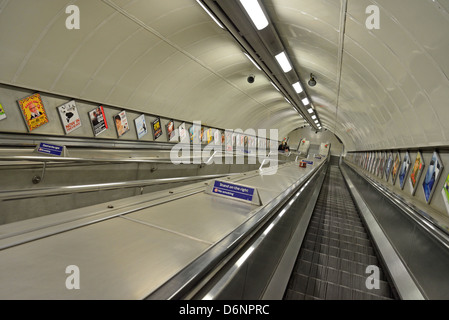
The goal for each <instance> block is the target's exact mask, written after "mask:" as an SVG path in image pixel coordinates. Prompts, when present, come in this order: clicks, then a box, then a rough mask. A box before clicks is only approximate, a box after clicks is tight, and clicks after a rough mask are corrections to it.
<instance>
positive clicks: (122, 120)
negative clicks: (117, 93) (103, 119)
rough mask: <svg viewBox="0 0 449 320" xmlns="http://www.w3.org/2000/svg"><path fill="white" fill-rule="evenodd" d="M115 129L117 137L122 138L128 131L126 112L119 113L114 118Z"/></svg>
mask: <svg viewBox="0 0 449 320" xmlns="http://www.w3.org/2000/svg"><path fill="white" fill-rule="evenodd" d="M114 123H115V128H116V129H117V135H118V136H119V137H121V136H123V135H124V134H125V133H127V132H128V131H129V124H128V118H127V117H126V111H121V112H120V113H118V114H116V115H115V116H114Z"/></svg>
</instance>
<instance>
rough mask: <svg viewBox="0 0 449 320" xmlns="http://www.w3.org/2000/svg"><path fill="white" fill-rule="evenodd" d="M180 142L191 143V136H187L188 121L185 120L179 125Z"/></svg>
mask: <svg viewBox="0 0 449 320" xmlns="http://www.w3.org/2000/svg"><path fill="white" fill-rule="evenodd" d="M178 134H179V142H182V143H189V138H188V137H187V130H186V123H185V122H183V123H181V124H180V125H179V127H178Z"/></svg>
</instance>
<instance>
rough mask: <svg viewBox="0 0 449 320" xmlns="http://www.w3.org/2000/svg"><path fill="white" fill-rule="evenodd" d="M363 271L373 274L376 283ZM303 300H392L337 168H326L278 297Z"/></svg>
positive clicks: (371, 276) (389, 290) (385, 280)
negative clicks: (302, 238) (300, 243)
mask: <svg viewBox="0 0 449 320" xmlns="http://www.w3.org/2000/svg"><path fill="white" fill-rule="evenodd" d="M369 266H374V268H377V269H376V270H378V271H379V273H378V282H377V283H375V282H374V280H373V277H374V276H375V274H374V273H373V271H372V269H368V270H367V268H368V267H369ZM371 268H372V267H371ZM376 284H378V285H376ZM309 299H323V300H371V299H375V300H379V299H380V300H384V299H394V295H393V291H392V289H391V286H390V284H389V283H388V282H387V279H386V277H385V275H384V273H383V271H382V266H381V265H380V262H379V260H378V258H377V257H376V254H375V250H374V248H373V246H372V244H371V241H370V239H369V236H368V234H367V232H366V230H365V228H364V226H363V223H362V221H361V219H360V217H359V214H358V212H357V209H356V207H355V205H354V202H353V200H352V198H351V195H350V193H349V190H348V189H347V187H346V184H345V182H344V178H343V176H342V174H341V172H340V169H339V167H338V166H337V165H333V164H332V163H331V164H330V165H329V168H328V172H327V175H326V178H325V180H324V183H323V186H322V188H321V192H320V195H319V197H318V200H317V204H316V206H315V209H314V212H313V214H312V218H311V221H310V224H309V227H308V229H307V232H306V235H305V238H304V241H303V243H302V246H301V249H300V252H299V255H298V258H297V260H296V264H295V267H294V269H293V273H292V275H291V277H290V280H289V284H288V287H287V290H286V292H285V295H284V300H309Z"/></svg>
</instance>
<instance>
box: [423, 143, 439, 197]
mask: <svg viewBox="0 0 449 320" xmlns="http://www.w3.org/2000/svg"><path fill="white" fill-rule="evenodd" d="M443 168H444V167H443V164H442V163H441V160H440V156H439V155H438V153H437V152H436V151H435V152H434V153H433V155H432V159H431V160H430V163H429V167H428V168H427V172H426V176H425V178H424V181H423V183H422V186H423V190H424V196H425V198H426V202H427V203H430V200H431V199H432V195H433V193H434V191H435V188H436V185H437V183H438V180H439V178H440V176H441V174H442V173H443Z"/></svg>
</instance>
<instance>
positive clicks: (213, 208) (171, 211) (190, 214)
mask: <svg viewBox="0 0 449 320" xmlns="http://www.w3.org/2000/svg"><path fill="white" fill-rule="evenodd" d="M229 201H230V200H228V199H224V198H220V197H214V196H211V195H209V194H206V193H204V192H203V193H198V194H195V195H192V196H190V197H186V198H183V199H181V200H180V201H174V202H167V203H164V204H162V205H160V206H157V207H152V208H148V209H144V210H140V211H138V212H135V213H131V214H129V215H127V217H129V218H130V219H134V220H136V221H140V222H142V223H146V224H149V225H153V226H156V227H157V228H161V229H165V230H170V231H171V232H177V233H180V234H184V235H186V236H188V237H193V238H195V239H198V240H200V241H204V242H206V243H209V244H212V243H214V242H216V241H218V240H220V239H221V238H223V237H224V236H225V235H227V234H228V233H230V232H231V231H232V230H234V229H235V228H237V227H238V226H239V225H240V224H242V223H243V222H244V221H245V220H247V219H248V218H249V217H250V216H251V215H252V214H251V213H252V211H253V210H255V209H257V208H258V207H257V206H255V205H251V204H247V203H243V202H239V201H234V202H232V207H230V203H229Z"/></svg>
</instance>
